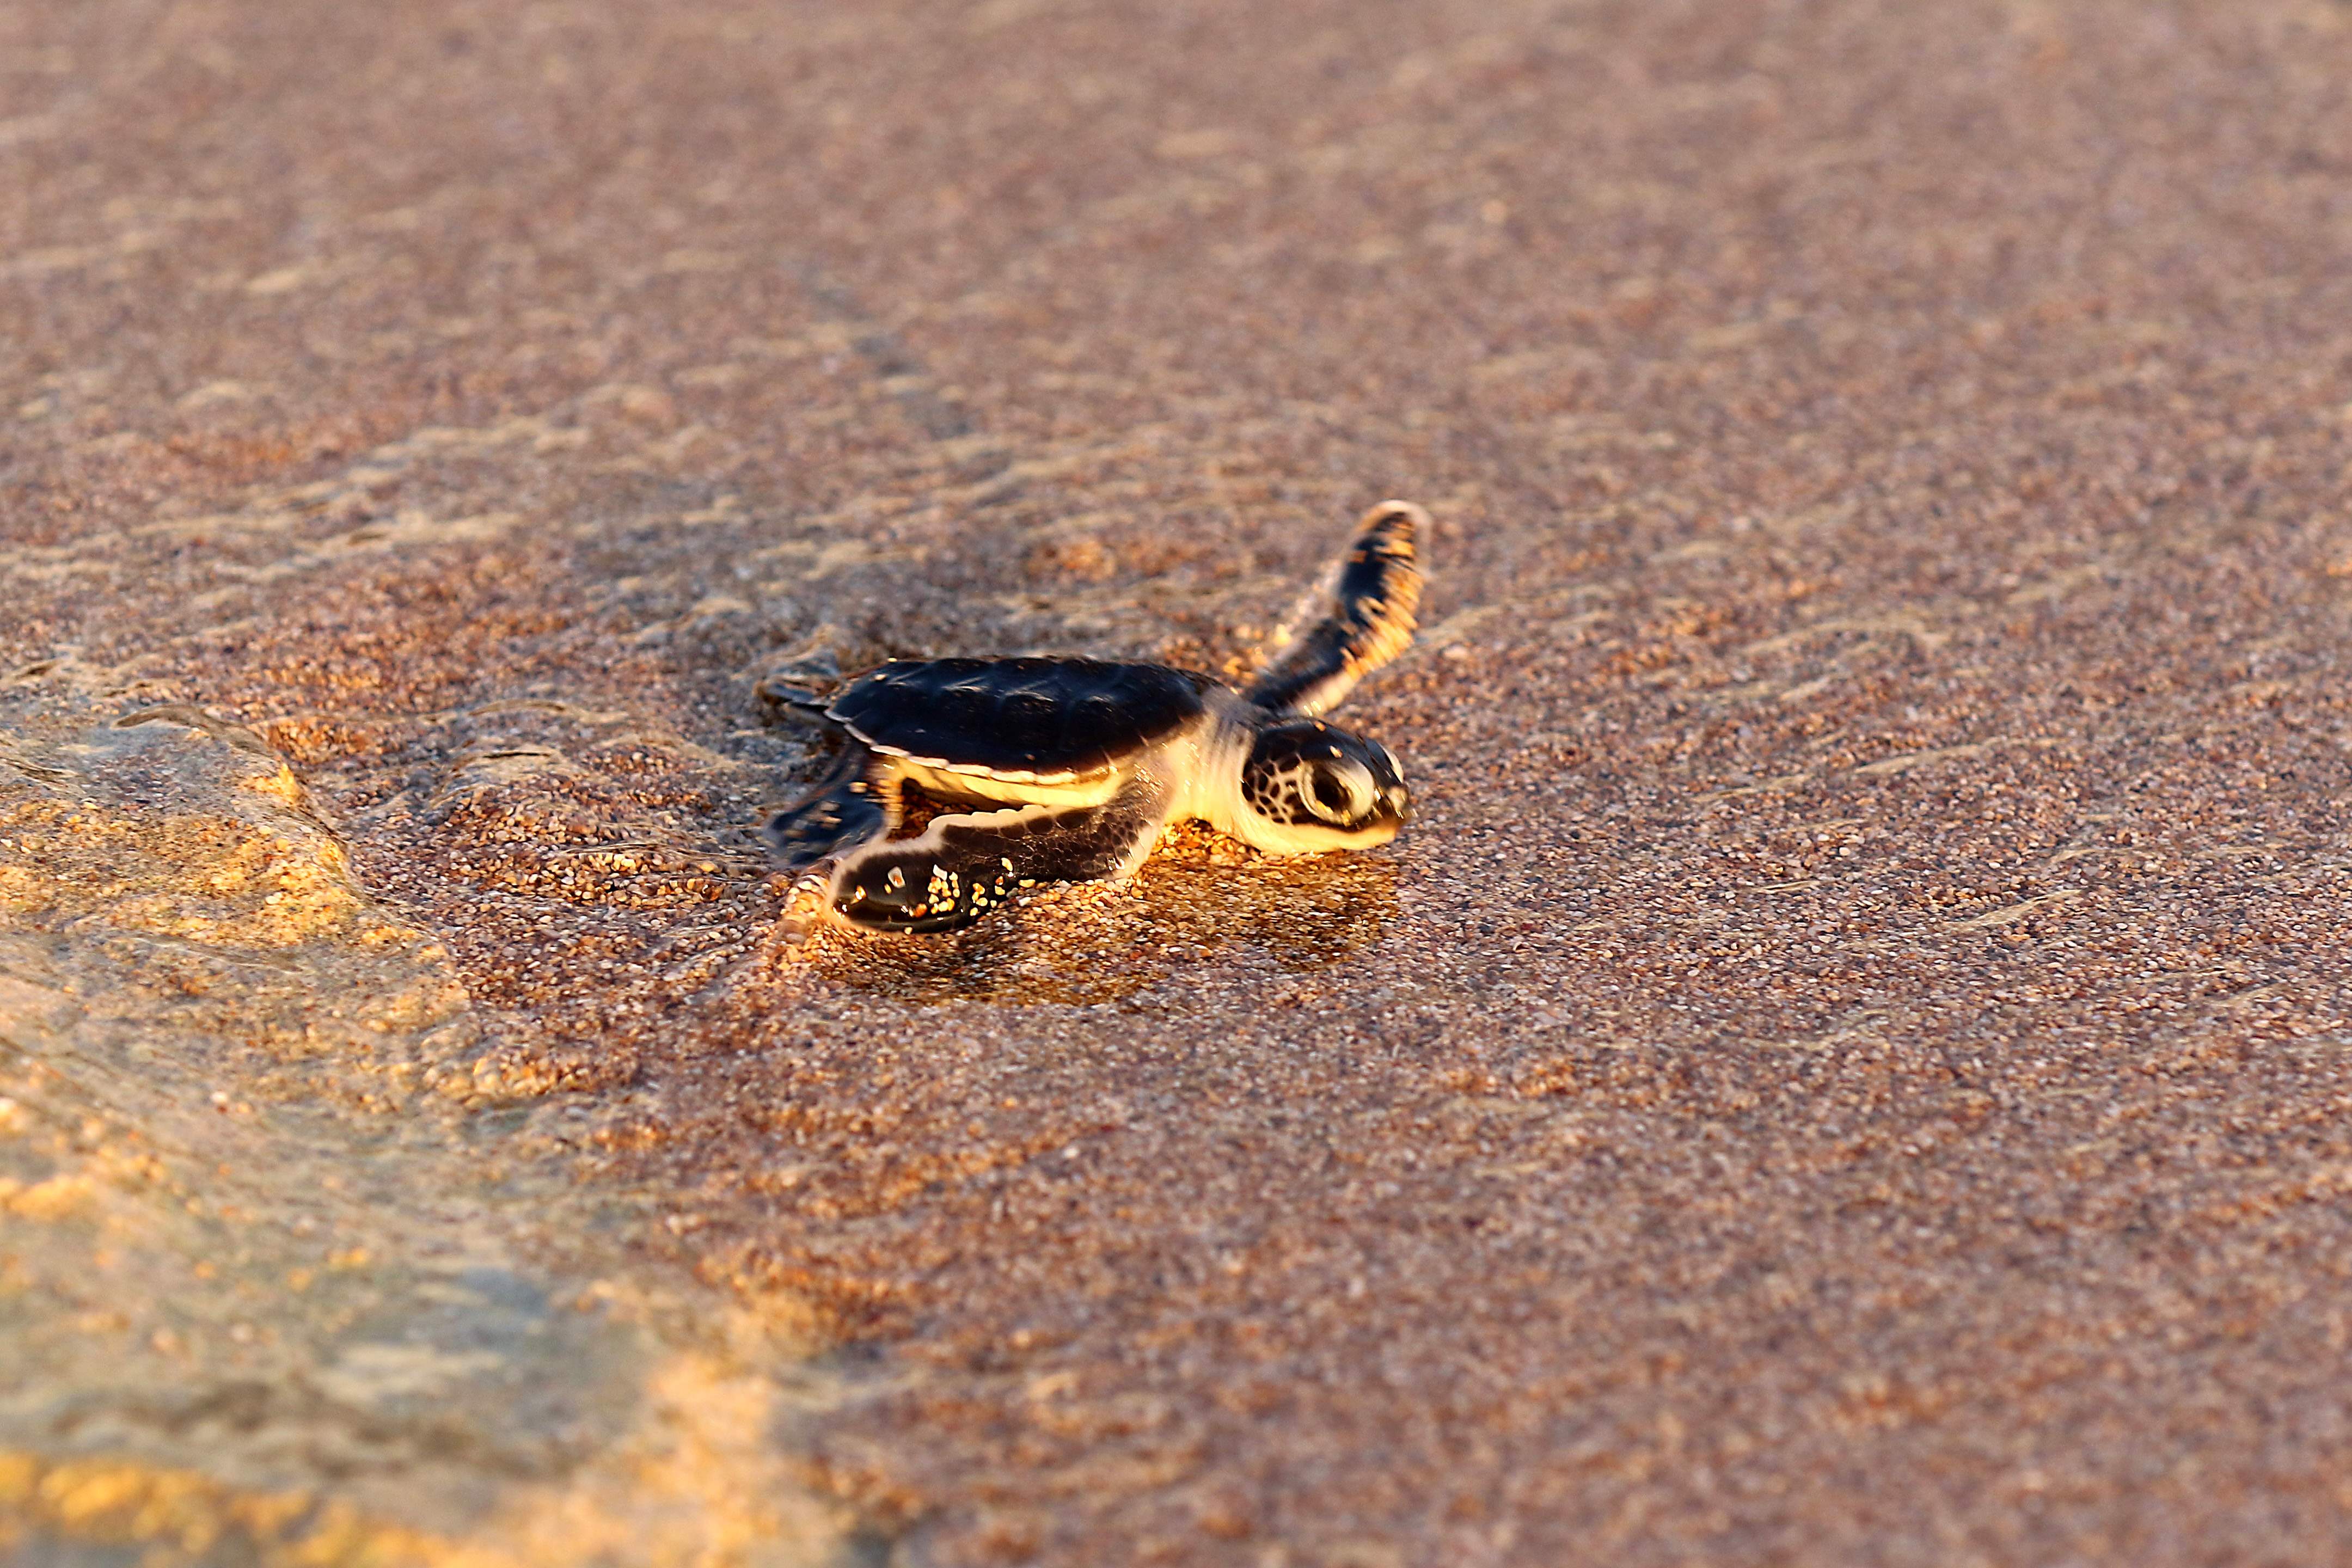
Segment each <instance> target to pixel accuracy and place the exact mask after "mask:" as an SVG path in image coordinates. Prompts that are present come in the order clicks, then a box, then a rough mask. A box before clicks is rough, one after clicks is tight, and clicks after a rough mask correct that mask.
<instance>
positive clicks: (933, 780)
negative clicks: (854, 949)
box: [761, 501, 1429, 941]
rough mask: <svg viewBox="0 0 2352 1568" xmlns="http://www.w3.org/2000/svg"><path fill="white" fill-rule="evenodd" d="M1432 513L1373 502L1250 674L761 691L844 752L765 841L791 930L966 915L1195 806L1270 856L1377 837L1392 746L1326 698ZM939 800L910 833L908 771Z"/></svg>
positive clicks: (1367, 843)
mask: <svg viewBox="0 0 2352 1568" xmlns="http://www.w3.org/2000/svg"><path fill="white" fill-rule="evenodd" d="M1428 528H1429V514H1428V513H1427V512H1425V511H1423V510H1422V509H1421V508H1419V507H1417V506H1414V505H1412V504H1411V503H1410V502H1407V501H1386V502H1383V503H1382V504H1381V505H1379V506H1376V507H1374V508H1373V509H1372V510H1370V511H1369V512H1367V513H1365V514H1364V518H1363V521H1362V522H1361V524H1360V526H1359V528H1358V531H1357V534H1356V539H1355V542H1354V543H1353V544H1352V545H1351V546H1350V547H1349V551H1348V553H1347V554H1346V555H1345V556H1344V557H1342V558H1341V560H1340V561H1339V563H1338V564H1337V565H1336V566H1335V567H1334V568H1333V569H1332V572H1331V574H1330V575H1329V577H1328V579H1327V581H1326V582H1325V584H1323V586H1322V588H1321V589H1320V590H1319V603H1318V605H1317V606H1316V607H1317V609H1318V611H1319V615H1320V618H1319V619H1318V620H1317V621H1316V622H1315V623H1314V624H1313V625H1312V626H1309V627H1307V629H1306V630H1305V631H1304V632H1302V633H1301V634H1300V635H1299V636H1298V637H1297V638H1296V640H1294V641H1293V642H1291V643H1290V644H1289V645H1288V646H1287V647H1285V648H1283V649H1282V651H1281V652H1280V653H1279V654H1278V655H1277V656H1276V658H1275V659H1274V661H1273V663H1272V664H1270V665H1269V666H1268V667H1267V668H1266V669H1265V672H1264V673H1263V674H1261V675H1260V676H1259V677H1258V678H1257V679H1256V680H1255V681H1254V682H1252V683H1251V684H1250V686H1249V688H1248V689H1246V690H1244V691H1239V692H1236V691H1234V690H1233V689H1231V688H1229V687H1227V686H1225V685H1224V684H1223V683H1222V682H1220V681H1218V680H1215V679H1212V678H1211V677H1209V676H1205V675H1198V674H1195V673H1193V672H1192V671H1191V670H1185V669H1174V668H1170V667H1168V666H1166V665H1160V664H1112V663H1107V662H1104V661H1102V660H1099V659H1092V658H934V659H893V660H891V661H890V662H889V663H887V664H884V665H882V666H880V667H878V668H875V669H872V670H869V671H867V672H866V674H864V675H862V676H860V677H858V678H857V679H856V680H853V681H851V682H850V683H849V684H848V685H847V686H845V687H844V688H842V689H840V690H839V691H838V692H837V693H836V694H835V695H834V696H833V697H832V698H831V700H829V701H828V700H824V699H822V698H820V697H818V696H817V695H816V694H815V693H814V691H813V690H810V689H806V688H803V687H797V686H794V685H792V684H790V683H788V682H784V681H782V680H779V679H770V680H767V681H764V682H762V683H761V695H762V696H763V697H766V698H767V699H769V700H772V701H774V702H776V703H778V704H779V705H780V706H782V707H783V708H784V709H786V710H788V711H791V712H793V713H795V714H797V715H799V716H801V717H803V718H807V719H811V720H814V721H820V722H824V723H826V724H829V725H832V726H834V727H836V728H838V729H839V730H840V731H843V732H844V733H843V742H842V748H841V754H840V756H839V758H838V759H837V760H836V761H835V763H834V765H833V768H832V770H831V771H830V772H829V773H826V774H825V776H824V779H823V780H822V781H821V782H820V783H819V784H817V786H816V787H815V789H814V790H813V791H812V792H811V793H810V794H809V795H807V796H806V797H804V798H803V799H802V800H800V801H799V802H797V803H795V804H794V805H790V806H787V807H786V808H784V809H783V810H782V811H780V812H778V813H776V814H775V816H772V817H771V818H770V819H769V820H768V823H767V825H766V827H765V828H764V830H763V837H765V838H766V839H767V842H768V844H769V846H770V847H771V848H772V849H773V850H774V852H775V854H776V857H777V858H778V860H779V861H780V862H781V864H782V867H783V868H784V869H785V870H787V871H789V872H793V873H797V877H796V879H795V881H794V883H793V891H792V894H791V896H790V898H789V899H788V900H786V905H785V921H784V923H785V934H786V935H787V936H788V937H789V938H791V939H792V940H793V941H798V940H799V939H800V938H801V937H802V936H803V935H805V934H806V932H807V931H808V930H809V928H810V926H811V925H812V924H813V923H814V921H817V920H822V919H824V918H827V917H828V916H830V917H832V918H835V919H838V920H841V921H846V922H847V923H848V924H850V925H852V926H854V927H859V928H862V929H865V930H868V931H949V930H952V929H954V928H955V927H958V926H962V925H968V924H970V923H971V921H975V920H977V919H979V918H980V917H981V916H982V915H983V914H985V913H987V912H988V911H989V910H992V909H994V908H995V907H996V906H997V905H999V904H1001V903H1003V902H1004V900H1006V899H1007V898H1008V897H1009V896H1011V894H1012V892H1013V889H1016V888H1025V887H1029V886H1032V885H1034V884H1036V883H1040V882H1077V881H1088V880H1092V879H1097V878H1116V877H1126V876H1129V875H1131V874H1132V873H1133V872H1134V871H1135V869H1136V868H1138V867H1139V866H1140V865H1142V864H1143V862H1144V860H1145V859H1146V858H1148V857H1149V856H1150V853H1151V850H1152V847H1153V845H1154V844H1156V843H1157V842H1158V840H1159V837H1160V828H1161V827H1162V826H1165V825H1166V824H1168V823H1170V822H1174V821H1181V820H1183V819H1185V818H1188V817H1197V818H1199V819H1201V820H1202V821H1204V822H1206V823H1208V824H1209V825H1210V826H1213V827H1215V828H1217V829H1219V830H1220V831H1222V832H1225V833H1229V834H1231V835H1233V836H1234V837H1236V838H1239V839H1241V840H1242V841H1243V842H1244V843H1245V844H1250V845H1253V846H1255V847H1257V848H1258V849H1260V850H1263V851H1265V853H1267V854H1269V855H1307V854H1314V853H1316V852H1318V851H1320V850H1327V849H1362V848H1368V847H1371V846H1373V845H1376V844H1385V843H1387V842H1388V841H1389V840H1390V839H1391V838H1393V837H1396V834H1397V829H1398V828H1399V827H1400V826H1402V825H1403V823H1404V821H1405V817H1406V816H1407V813H1408V806H1409V802H1408V797H1407V796H1406V794H1405V787H1404V780H1403V778H1402V776H1401V775H1400V774H1399V773H1398V770H1397V761H1396V758H1395V757H1394V756H1392V755H1391V753H1390V752H1389V749H1388V748H1387V747H1386V746H1383V745H1381V743H1380V742H1377V741H1367V740H1363V739H1361V738H1360V737H1358V736H1355V735H1351V734H1349V733H1348V732H1347V731H1344V730H1339V729H1334V728H1333V727H1332V726H1330V725H1328V724H1327V723H1325V722H1324V721H1322V719H1321V718H1320V717H1319V715H1321V714H1323V713H1326V712H1328V711H1329V710H1331V709H1333V708H1335V707H1337V706H1338V705H1339V701H1340V700H1341V699H1343V698H1345V697H1346V696H1347V695H1348V693H1349V690H1351V689H1353V688H1354V687H1355V684H1356V682H1357V681H1359V680H1360V679H1363V677H1364V676H1366V675H1367V674H1369V673H1370V672H1371V671H1372V670H1375V669H1377V668H1380V667H1381V665H1384V664H1386V663H1388V662H1389V661H1390V660H1391V659H1392V658H1396V657H1397V655H1399V654H1401V653H1402V652H1403V651H1404V650H1405V648H1406V647H1408V646H1409V645H1410V644H1411V643H1412V632H1413V617H1414V614H1415V612H1416V610H1417V609H1418V608H1419V606H1420V603H1421V565H1420V550H1421V541H1422V539H1423V536H1424V535H1425V533H1426V531H1427V530H1428ZM909 784H911V785H913V786H914V788H915V789H916V790H917V791H919V793H920V794H921V795H922V796H923V797H924V798H925V799H926V800H927V801H928V802H929V803H931V804H932V805H935V806H936V807H937V812H938V814H937V815H935V816H931V817H930V819H929V821H928V822H927V823H924V824H922V827H921V831H920V832H919V833H912V834H907V833H905V831H904V828H903V826H902V825H904V824H905V823H906V820H907V817H908V801H907V796H906V790H907V786H908V785H909Z"/></svg>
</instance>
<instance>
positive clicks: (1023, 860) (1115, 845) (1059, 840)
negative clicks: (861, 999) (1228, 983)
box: [833, 789, 1161, 931]
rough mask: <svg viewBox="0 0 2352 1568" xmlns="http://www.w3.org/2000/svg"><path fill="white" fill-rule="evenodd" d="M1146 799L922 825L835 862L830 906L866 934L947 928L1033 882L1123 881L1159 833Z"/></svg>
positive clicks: (1128, 796) (1155, 812) (1151, 798)
mask: <svg viewBox="0 0 2352 1568" xmlns="http://www.w3.org/2000/svg"><path fill="white" fill-rule="evenodd" d="M1160 816H1161V812H1160V810H1159V809H1158V800H1157V797H1156V795H1153V794H1151V793H1150V792H1148V791H1145V790H1141V789H1130V790H1129V791H1128V792H1126V793H1124V794H1121V795H1116V796H1114V797H1112V798H1111V799H1110V800H1108V801H1106V802H1104V803H1103V804H1102V805H1080V806H1045V805H1024V806H1020V807H1017V808H1009V809H1006V810H1003V811H988V812H970V813H961V814H958V815H956V816H941V817H935V818H933V819H932V821H931V824H930V826H929V827H928V828H926V829H925V830H924V831H923V833H922V834H921V836H920V837H915V838H900V839H891V840H888V841H886V842H884V843H880V844H876V845H873V846H870V847H867V848H866V849H864V850H861V851H859V852H857V853H856V854H854V855H850V856H847V857H845V858H843V860H842V863H841V867H840V869H839V870H837V871H836V872H835V874H834V881H833V908H834V910H835V913H837V914H839V915H840V916H841V917H842V918H843V919H844V920H845V921H849V922H850V923H851V924H852V925H856V926H862V927H864V928H866V930H868V931H953V930H954V929H956V928H957V927H959V926H966V925H970V924H971V922H972V921H976V920H978V919H979V918H980V917H981V916H982V915H984V914H986V913H987V912H988V911H989V910H992V909H995V908H996V907H997V906H999V905H1000V904H1003V902H1004V901H1005V900H1007V899H1009V898H1011V897H1012V896H1013V892H1014V891H1015V890H1016V889H1022V888H1026V887H1032V886H1034V885H1036V884H1038V883H1041V882H1091V881H1095V880H1097V879H1101V878H1105V877H1118V876H1124V875H1126V874H1127V873H1129V872H1130V871H1132V870H1133V869H1134V868H1135V867H1136V865H1137V863H1138V862H1139V861H1140V860H1141V858H1143V857H1144V856H1145V855H1147V854H1149V853H1150V849H1151V846H1152V844H1153V842H1154V841H1155V840H1156V839H1157V838H1158V837H1159V836H1160Z"/></svg>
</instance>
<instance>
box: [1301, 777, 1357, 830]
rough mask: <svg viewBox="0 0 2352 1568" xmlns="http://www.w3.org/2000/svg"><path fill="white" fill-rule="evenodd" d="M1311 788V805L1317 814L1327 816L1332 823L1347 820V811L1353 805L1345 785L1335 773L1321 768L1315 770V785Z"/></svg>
mask: <svg viewBox="0 0 2352 1568" xmlns="http://www.w3.org/2000/svg"><path fill="white" fill-rule="evenodd" d="M1311 787H1312V788H1313V790H1314V794H1315V799H1314V803H1313V804H1314V806H1315V809H1316V811H1317V813H1318V814H1319V815H1320V816H1328V817H1329V818H1330V819H1331V820H1332V821H1334V822H1344V821H1346V820H1347V818H1348V813H1349V809H1350V807H1352V806H1353V805H1354V804H1355V803H1354V800H1353V799H1352V797H1351V796H1350V795H1349V792H1348V786H1347V784H1345V783H1344V782H1342V781H1341V779H1340V778H1339V775H1338V774H1337V773H1331V772H1329V771H1328V770H1327V769H1323V768H1318V769H1316V770H1315V783H1314V784H1313V785H1312V786H1311Z"/></svg>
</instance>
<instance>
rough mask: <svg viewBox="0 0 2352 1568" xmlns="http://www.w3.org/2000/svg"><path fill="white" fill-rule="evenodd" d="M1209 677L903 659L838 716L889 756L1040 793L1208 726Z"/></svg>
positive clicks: (1072, 665) (1129, 668)
mask: <svg viewBox="0 0 2352 1568" xmlns="http://www.w3.org/2000/svg"><path fill="white" fill-rule="evenodd" d="M1210 684H1211V682H1210V680H1209V678H1208V677H1206V676H1202V675H1193V674H1192V673H1190V672H1188V671H1185V670H1181V669H1171V668H1168V667H1167V666H1166V665H1164V664H1108V663H1105V662H1104V661H1102V660H1100V659H1092V658H933V659H919V660H918V659H903V660H902V659H893V660H891V661H890V662H889V663H888V664H885V665H882V666H880V667H879V668H876V669H874V670H872V671H870V672H868V673H867V674H866V675H864V676H862V677H860V678H859V679H857V680H856V682H854V683H853V684H852V685H851V686H850V688H849V689H847V690H846V691H844V692H843V693H842V694H841V695H840V696H839V697H837V698H835V700H834V703H833V706H832V708H831V709H830V710H828V715H829V717H831V718H832V719H833V720H835V721H836V722H838V723H840V724H843V725H845V726H846V727H847V728H848V730H849V731H850V732H851V733H852V734H854V735H856V737H857V738H858V739H859V740H861V741H863V742H866V744H867V745H868V746H870V747H872V748H873V749H874V750H876V751H877V752H885V753H887V754H889V755H892V756H900V757H905V758H907V759H908V761H909V762H916V763H924V764H926V765H928V766H930V767H938V768H948V769H952V770H955V771H957V772H961V773H988V774H992V775H993V776H994V777H997V778H1001V779H1008V780H1012V781H1014V782H1017V783H1028V784H1058V783H1061V782H1063V781H1065V780H1068V779H1073V778H1079V777H1083V776H1085V775H1087V774H1088V773H1101V772H1102V771H1103V770H1105V769H1107V768H1110V767H1113V766H1116V765H1117V764H1118V763H1121V762H1124V761H1126V760H1128V759H1129V758H1130V757H1133V756H1134V755H1136V754H1137V753H1138V752H1142V751H1144V750H1146V749H1147V748H1149V747H1150V746H1153V745H1156V744H1158V743H1159V742H1161V741H1164V740H1166V739H1167V738H1168V737H1169V736H1171V735H1172V734H1174V733H1175V732H1176V731H1179V730H1181V729H1182V728H1183V727H1184V726H1185V725H1187V724H1189V723H1191V722H1192V721H1194V720H1196V719H1198V718H1199V717H1200V716H1201V714H1202V710H1203V704H1202V699H1201V693H1202V689H1204V688H1205V687H1207V686H1208V685H1210Z"/></svg>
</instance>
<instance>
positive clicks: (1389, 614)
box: [1242, 500, 1429, 719]
mask: <svg viewBox="0 0 2352 1568" xmlns="http://www.w3.org/2000/svg"><path fill="white" fill-rule="evenodd" d="M1428 534H1429V514H1428V513H1427V512H1425V511H1423V510H1421V508H1419V507H1417V506H1415V505H1413V504H1412V502H1411V501H1402V500H1390V501H1382V502H1381V504H1380V505H1378V506H1376V507H1374V508H1372V510H1370V511H1368V512H1366V513H1365V514H1364V519H1363V521H1362V522H1360V523H1359V524H1358V525H1357V530H1356V541H1355V542H1354V543H1353V544H1351V545H1350V546H1349V548H1348V553H1347V554H1346V555H1345V556H1343V557H1341V558H1340V561H1339V565H1338V566H1336V567H1334V568H1333V569H1332V571H1331V574H1330V575H1329V576H1328V577H1327V578H1326V579H1325V580H1324V582H1323V584H1321V586H1319V587H1318V588H1317V590H1316V591H1315V594H1314V595H1313V596H1312V597H1311V598H1310V599H1309V601H1308V604H1307V607H1306V608H1305V609H1304V611H1303V615H1306V616H1317V617H1318V618H1317V619H1316V620H1315V621H1314V622H1313V624H1311V625H1309V626H1304V627H1301V628H1299V629H1298V631H1297V636H1296V637H1294V638H1293V640H1292V641H1291V642H1290V643H1289V644H1288V646H1286V647H1284V648H1283V650H1282V651H1281V652H1280V653H1279V654H1277V655H1276V658H1275V660H1274V662H1273V663H1272V664H1270V665H1268V666H1266V668H1265V671H1264V672H1263V673H1262V674H1260V675H1259V676H1258V678H1257V679H1256V680H1255V682H1253V683H1252V684H1251V686H1250V689H1248V690H1247V691H1245V692H1244V693H1243V694H1242V695H1243V696H1244V697H1245V698H1246V699H1247V700H1250V701H1252V702H1254V703H1255V704H1257V706H1259V707H1260V708H1263V709H1265V710H1267V711H1268V712H1271V713H1286V714H1287V713H1295V714H1297V715H1298V716H1299V717H1301V718H1307V719H1311V718H1313V717H1315V716H1316V715H1317V714H1318V713H1328V712H1329V711H1330V710H1332V709H1334V708H1337V707H1338V706H1339V703H1340V701H1341V700H1343V699H1344V698H1346V696H1347V695H1348V693H1349V692H1350V691H1352V690H1354V689H1355V687H1356V682H1358V681H1359V680H1361V679H1363V678H1364V677H1365V676H1367V675H1370V673H1371V672H1372V671H1373V670H1376V669H1378V668H1380V667H1381V666H1382V665H1384V664H1386V663H1388V662H1389V660H1391V659H1392V658H1396V656H1397V655H1399V654H1401V653H1402V652H1403V651H1404V650H1405V649H1406V648H1408V647H1411V646H1412V629H1413V625H1414V617H1415V616H1416V615H1418V614H1419V612H1420V609H1421V549H1422V542H1423V540H1424V539H1426V538H1427V537H1428Z"/></svg>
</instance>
